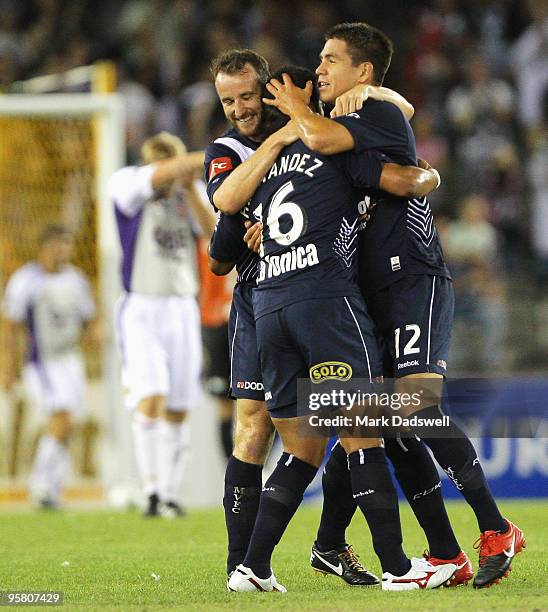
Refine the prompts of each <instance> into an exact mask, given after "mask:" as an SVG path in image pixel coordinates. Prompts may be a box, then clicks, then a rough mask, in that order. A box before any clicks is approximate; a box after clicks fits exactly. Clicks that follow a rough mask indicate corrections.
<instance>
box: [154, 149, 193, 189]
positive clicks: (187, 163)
mask: <svg viewBox="0 0 548 612" xmlns="http://www.w3.org/2000/svg"><path fill="white" fill-rule="evenodd" d="M204 158H205V154H204V151H194V152H193V153H182V154H181V155H176V156H175V157H168V158H167V159H160V160H158V161H155V162H153V163H152V167H153V171H152V178H151V180H152V187H153V189H154V190H155V191H158V190H162V189H167V188H168V187H170V186H171V184H172V183H173V181H174V180H175V179H177V178H178V177H181V176H186V175H188V174H192V175H194V174H198V173H200V172H201V170H202V168H203V165H204Z"/></svg>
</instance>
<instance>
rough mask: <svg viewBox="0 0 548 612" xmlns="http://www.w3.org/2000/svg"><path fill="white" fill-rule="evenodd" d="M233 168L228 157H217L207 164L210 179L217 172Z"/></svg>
mask: <svg viewBox="0 0 548 612" xmlns="http://www.w3.org/2000/svg"><path fill="white" fill-rule="evenodd" d="M233 168H234V166H233V165H232V160H231V159H230V157H217V158H215V159H214V160H213V161H212V162H211V163H210V164H209V180H210V181H211V179H212V178H213V177H215V176H216V175H217V174H221V173H223V172H226V171H227V170H232V169H233Z"/></svg>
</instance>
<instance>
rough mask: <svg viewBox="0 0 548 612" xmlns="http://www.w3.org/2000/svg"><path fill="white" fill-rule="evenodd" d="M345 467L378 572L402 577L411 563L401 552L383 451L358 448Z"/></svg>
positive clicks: (397, 516) (395, 501)
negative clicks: (377, 559) (379, 567)
mask: <svg viewBox="0 0 548 612" xmlns="http://www.w3.org/2000/svg"><path fill="white" fill-rule="evenodd" d="M348 465H349V467H350V476H351V479H352V490H353V492H354V499H355V500H356V502H357V503H358V506H359V507H360V510H361V511H362V512H363V515H364V516H365V520H366V521H367V524H368V525H369V530H370V531H371V537H372V539H373V548H374V549H375V552H376V553H377V556H378V557H379V560H380V562H381V567H382V571H383V572H390V573H391V574H394V575H396V576H402V575H403V574H406V573H407V572H408V571H409V568H410V567H411V562H410V561H409V559H408V558H407V557H406V556H405V553H404V552H403V549H402V541H403V539H402V533H401V525H400V513H399V508H398V495H397V493H396V489H395V488H394V484H393V482H392V477H391V476H390V471H389V469H388V463H387V461H386V455H385V452H384V449H383V448H365V449H359V450H357V451H355V452H353V453H350V455H348Z"/></svg>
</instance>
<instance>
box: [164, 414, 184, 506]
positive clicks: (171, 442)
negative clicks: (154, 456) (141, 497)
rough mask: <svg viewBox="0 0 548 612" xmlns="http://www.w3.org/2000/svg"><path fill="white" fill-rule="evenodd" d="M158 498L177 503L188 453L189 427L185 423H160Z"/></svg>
mask: <svg viewBox="0 0 548 612" xmlns="http://www.w3.org/2000/svg"><path fill="white" fill-rule="evenodd" d="M160 441H161V442H160V452H159V453H158V458H159V460H160V497H161V498H162V499H163V500H165V501H174V502H176V501H178V499H179V494H180V492H181V484H182V482H183V476H184V471H185V468H186V464H187V462H188V458H189V451H190V426H189V425H188V423H186V422H182V423H173V422H171V421H166V420H163V419H162V421H161V422H160Z"/></svg>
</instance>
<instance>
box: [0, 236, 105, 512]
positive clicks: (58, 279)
mask: <svg viewBox="0 0 548 612" xmlns="http://www.w3.org/2000/svg"><path fill="white" fill-rule="evenodd" d="M73 246H74V240H73V237H72V234H71V233H70V232H69V231H68V230H67V229H66V228H64V227H62V226H58V225H51V226H48V227H47V228H46V229H45V230H44V232H43V233H42V235H41V237H40V240H39V250H38V255H37V258H36V261H32V262H29V263H27V264H25V265H24V266H22V267H21V268H19V269H18V270H17V271H16V272H15V273H14V274H13V275H12V276H11V278H10V279H9V281H8V284H7V287H6V293H5V297H4V303H3V317H4V322H5V326H4V328H5V338H4V342H5V344H4V346H5V350H6V353H7V354H8V355H9V356H10V358H9V359H8V360H6V367H7V368H8V373H7V380H5V381H4V383H5V387H6V388H8V389H9V388H10V387H11V386H12V384H13V383H14V382H15V379H16V375H17V372H16V371H15V369H14V364H15V363H16V362H17V357H16V356H17V347H18V329H23V328H24V330H25V332H26V340H27V342H26V345H27V356H26V363H25V365H24V367H23V371H22V378H23V382H24V385H25V389H26V392H27V395H28V396H29V399H30V400H31V403H32V404H34V405H35V406H36V407H38V408H39V409H40V410H41V411H42V412H43V413H44V414H45V415H46V416H47V419H48V423H47V428H46V431H45V433H44V434H43V435H42V436H41V438H40V441H39V443H38V449H37V452H36V456H35V459H34V465H33V468H32V473H31V479H30V492H31V496H32V497H33V499H34V500H35V501H36V502H37V503H39V504H40V505H41V506H43V507H55V506H57V505H58V503H59V499H60V495H61V492H62V488H63V484H64V482H65V480H66V476H67V472H68V467H69V454H68V449H67V443H68V439H69V435H70V429H71V425H72V422H73V420H74V418H75V417H76V418H77V417H79V416H81V414H82V412H83V409H84V404H83V396H84V387H85V368H84V362H83V358H82V353H81V350H80V346H79V343H80V339H81V336H82V332H83V331H84V329H85V328H86V326H87V325H88V322H89V321H90V320H91V319H92V318H93V316H94V314H95V305H94V302H93V298H92V297H91V291H90V287H89V284H88V281H87V279H86V277H85V276H84V274H83V273H82V272H81V271H80V270H79V269H78V268H75V267H74V266H71V265H70V263H69V262H70V259H71V257H72V251H73Z"/></svg>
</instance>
